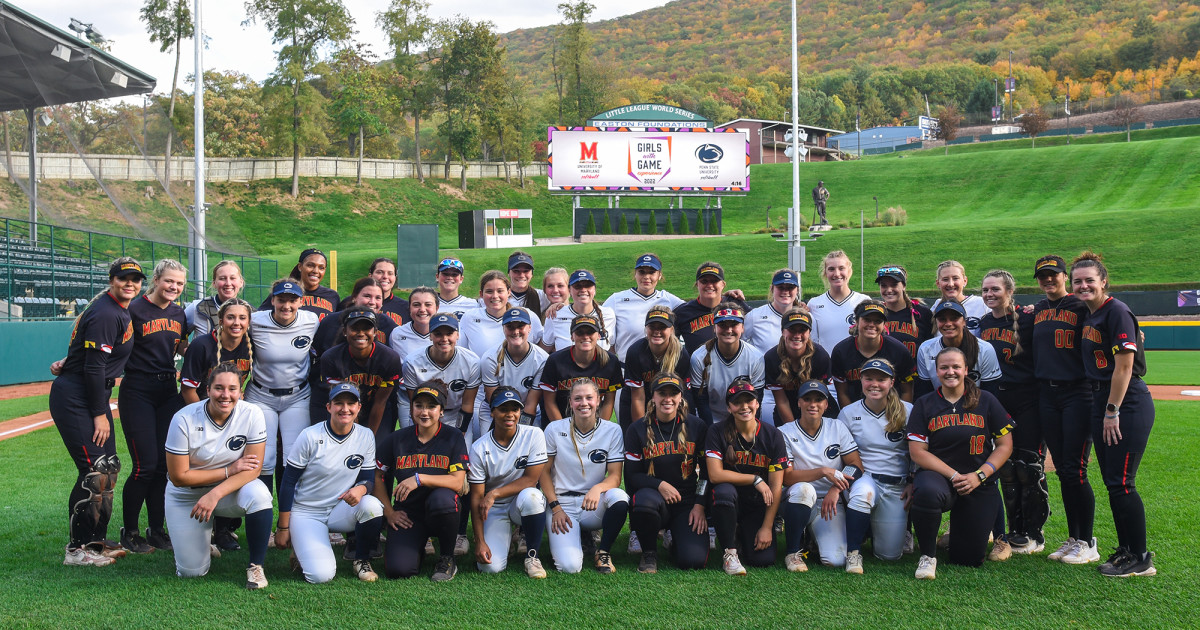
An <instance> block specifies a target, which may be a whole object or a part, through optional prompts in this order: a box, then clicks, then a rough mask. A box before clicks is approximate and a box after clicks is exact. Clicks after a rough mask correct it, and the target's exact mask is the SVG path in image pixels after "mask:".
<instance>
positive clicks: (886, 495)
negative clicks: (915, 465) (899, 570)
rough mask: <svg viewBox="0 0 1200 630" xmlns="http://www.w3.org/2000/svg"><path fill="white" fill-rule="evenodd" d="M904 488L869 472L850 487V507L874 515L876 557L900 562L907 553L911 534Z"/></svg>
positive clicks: (872, 516)
mask: <svg viewBox="0 0 1200 630" xmlns="http://www.w3.org/2000/svg"><path fill="white" fill-rule="evenodd" d="M903 493H904V486H903V485H892V484H886V483H879V482H878V481H876V480H875V478H873V477H872V476H871V473H866V474H864V475H863V476H862V478H861V479H859V480H858V481H855V482H854V485H852V486H850V494H849V496H847V498H846V504H847V506H848V507H849V508H850V509H852V510H856V511H859V512H866V513H868V514H870V515H871V541H872V543H871V546H872V549H873V550H874V552H875V557H877V558H880V559H882V560H899V559H900V556H901V555H902V554H903V552H904V533H905V532H906V531H908V511H907V510H905V509H904V499H903V498H901V496H900V495H901V494H903Z"/></svg>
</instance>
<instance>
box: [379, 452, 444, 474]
mask: <svg viewBox="0 0 1200 630" xmlns="http://www.w3.org/2000/svg"><path fill="white" fill-rule="evenodd" d="M393 468H394V469H396V470H398V469H401V468H437V469H440V470H449V469H450V457H449V456H448V455H432V454H426V453H417V454H415V455H401V456H399V457H397V458H396V465H395V466H394V467H393Z"/></svg>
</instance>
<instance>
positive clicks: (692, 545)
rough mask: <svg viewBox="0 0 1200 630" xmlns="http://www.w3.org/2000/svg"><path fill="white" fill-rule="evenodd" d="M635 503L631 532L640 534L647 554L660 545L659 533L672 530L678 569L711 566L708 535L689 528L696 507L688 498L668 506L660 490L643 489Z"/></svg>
mask: <svg viewBox="0 0 1200 630" xmlns="http://www.w3.org/2000/svg"><path fill="white" fill-rule="evenodd" d="M631 503H632V505H631V507H630V509H631V511H630V513H629V529H631V530H633V531H634V532H635V533H636V534H637V536H638V541H639V542H641V544H642V550H643V551H653V550H654V549H655V548H656V547H657V546H658V531H659V530H661V529H670V530H671V538H672V540H673V547H672V549H671V553H672V555H673V556H674V560H675V566H677V567H679V568H680V569H703V568H704V565H706V564H708V532H704V533H701V534H697V533H696V532H695V531H693V530H692V528H691V526H690V525H688V515H689V514H691V511H692V505H693V504H692V503H691V502H690V501H689V500H688V499H686V498H685V499H684V500H683V501H681V502H679V503H672V504H670V505H668V504H667V502H666V501H665V500H664V499H663V497H662V495H661V494H659V492H658V491H657V490H654V489H651V488H642V489H641V490H638V491H637V492H636V493H634V495H633V500H632V501H631ZM751 546H753V545H751Z"/></svg>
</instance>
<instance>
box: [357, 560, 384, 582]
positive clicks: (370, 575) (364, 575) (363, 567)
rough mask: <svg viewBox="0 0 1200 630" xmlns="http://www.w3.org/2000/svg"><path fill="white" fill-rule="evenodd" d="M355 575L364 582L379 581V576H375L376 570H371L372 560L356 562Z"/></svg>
mask: <svg viewBox="0 0 1200 630" xmlns="http://www.w3.org/2000/svg"><path fill="white" fill-rule="evenodd" d="M354 574H355V575H357V576H358V579H360V580H362V581H363V582H374V581H375V580H378V579H379V576H378V575H376V574H375V570H374V569H372V568H371V561H370V560H355V561H354Z"/></svg>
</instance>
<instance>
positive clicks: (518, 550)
mask: <svg viewBox="0 0 1200 630" xmlns="http://www.w3.org/2000/svg"><path fill="white" fill-rule="evenodd" d="M508 548H509V549H510V550H511V553H514V554H516V555H518V556H524V555H525V554H526V553H529V545H527V544H525V532H524V531H522V530H521V528H520V527H516V528H514V529H513V533H512V537H511V538H509V540H508Z"/></svg>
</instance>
